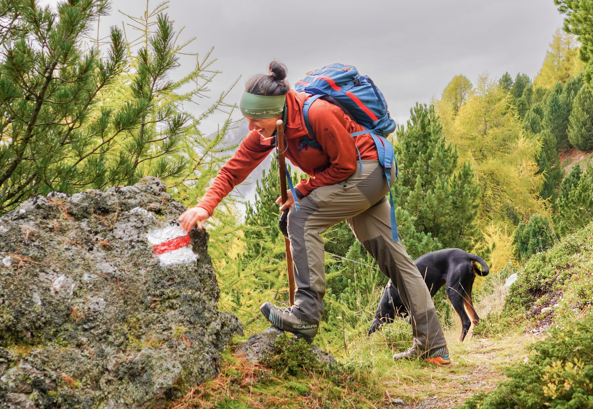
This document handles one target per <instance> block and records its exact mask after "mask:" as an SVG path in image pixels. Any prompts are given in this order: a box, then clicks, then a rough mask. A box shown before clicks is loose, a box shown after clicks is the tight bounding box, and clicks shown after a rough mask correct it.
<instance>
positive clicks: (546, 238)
mask: <svg viewBox="0 0 593 409" xmlns="http://www.w3.org/2000/svg"><path fill="white" fill-rule="evenodd" d="M556 240H557V237H556V235H555V234H554V232H553V231H552V229H551V227H550V222H549V221H548V220H547V219H545V218H544V217H543V216H542V215H540V214H534V215H533V216H531V218H530V219H529V222H528V223H527V224H525V223H524V222H521V223H520V224H519V226H517V229H516V230H515V237H514V240H513V244H514V246H515V256H516V257H517V258H519V259H521V260H523V261H525V260H527V259H528V258H529V257H531V256H532V255H533V254H535V253H539V252H542V251H545V250H547V249H549V248H550V247H552V245H553V244H554V242H555V241H556Z"/></svg>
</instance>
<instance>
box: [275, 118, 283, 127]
mask: <svg viewBox="0 0 593 409" xmlns="http://www.w3.org/2000/svg"><path fill="white" fill-rule="evenodd" d="M283 123H284V122H282V119H279V120H277V121H276V126H282V124H283Z"/></svg>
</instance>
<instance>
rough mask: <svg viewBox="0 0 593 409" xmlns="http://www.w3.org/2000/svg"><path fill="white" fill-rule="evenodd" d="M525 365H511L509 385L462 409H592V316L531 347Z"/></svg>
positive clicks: (475, 398) (555, 330)
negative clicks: (530, 352)
mask: <svg viewBox="0 0 593 409" xmlns="http://www.w3.org/2000/svg"><path fill="white" fill-rule="evenodd" d="M531 348H532V349H533V350H534V351H535V353H534V354H533V355H532V356H531V357H530V358H529V360H528V361H527V362H526V363H520V364H515V365H511V366H509V367H507V368H506V370H505V374H506V376H507V377H509V378H510V380H509V381H507V382H503V383H501V384H500V385H499V386H498V388H497V389H495V390H493V391H491V392H488V393H480V394H478V395H475V396H473V397H472V398H470V399H468V400H467V401H466V402H465V403H464V404H463V405H462V406H460V408H463V409H503V408H504V409H512V408H517V409H540V408H551V409H581V408H582V409H585V408H593V313H589V314H588V315H587V316H586V317H585V318H584V319H583V320H582V321H577V322H573V323H570V324H568V325H566V326H565V327H564V328H560V327H555V328H553V329H552V330H551V336H550V337H549V338H548V339H545V340H543V341H539V342H537V343H536V344H534V345H533V346H532V347H531Z"/></svg>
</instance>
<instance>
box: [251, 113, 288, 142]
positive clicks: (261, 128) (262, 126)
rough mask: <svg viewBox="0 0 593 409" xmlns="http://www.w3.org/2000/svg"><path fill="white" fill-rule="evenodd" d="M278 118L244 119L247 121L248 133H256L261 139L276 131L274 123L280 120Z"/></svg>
mask: <svg viewBox="0 0 593 409" xmlns="http://www.w3.org/2000/svg"><path fill="white" fill-rule="evenodd" d="M280 116H281V115H278V116H277V117H276V118H251V117H249V116H246V117H245V118H247V120H248V121H249V130H250V131H257V132H259V134H260V135H261V136H262V137H264V138H269V137H270V136H272V134H273V133H274V131H275V130H276V122H277V121H278V120H279V119H280Z"/></svg>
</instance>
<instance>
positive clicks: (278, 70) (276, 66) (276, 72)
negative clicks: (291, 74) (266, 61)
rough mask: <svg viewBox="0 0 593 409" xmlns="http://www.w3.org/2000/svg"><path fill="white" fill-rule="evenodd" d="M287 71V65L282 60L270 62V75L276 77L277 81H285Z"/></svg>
mask: <svg viewBox="0 0 593 409" xmlns="http://www.w3.org/2000/svg"><path fill="white" fill-rule="evenodd" d="M287 71H288V70H287V69H286V66H285V65H284V64H282V63H281V62H278V61H272V62H271V63H270V75H271V76H272V77H274V79H275V80H276V81H284V79H285V78H286V74H287Z"/></svg>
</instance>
